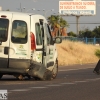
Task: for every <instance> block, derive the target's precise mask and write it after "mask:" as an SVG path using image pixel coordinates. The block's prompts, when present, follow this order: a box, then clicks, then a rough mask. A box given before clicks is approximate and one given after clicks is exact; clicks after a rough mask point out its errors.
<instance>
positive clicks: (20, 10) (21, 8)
mask: <svg viewBox="0 0 100 100" xmlns="http://www.w3.org/2000/svg"><path fill="white" fill-rule="evenodd" d="M20 11H21V12H22V6H21V3H20Z"/></svg>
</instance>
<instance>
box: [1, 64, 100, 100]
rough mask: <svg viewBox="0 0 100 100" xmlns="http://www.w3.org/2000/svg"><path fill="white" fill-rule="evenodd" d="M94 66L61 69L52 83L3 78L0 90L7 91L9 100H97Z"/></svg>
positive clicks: (97, 80) (98, 78)
mask: <svg viewBox="0 0 100 100" xmlns="http://www.w3.org/2000/svg"><path fill="white" fill-rule="evenodd" d="M95 66H96V64H86V65H73V66H65V67H64V66H63V67H60V68H59V73H58V76H57V78H56V79H54V80H51V81H36V80H33V79H31V80H28V79H25V80H23V81H19V80H16V78H14V77H13V76H3V78H2V79H1V80H0V90H8V100H100V75H96V74H94V73H93V68H94V67H95Z"/></svg>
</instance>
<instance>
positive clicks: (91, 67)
mask: <svg viewBox="0 0 100 100" xmlns="http://www.w3.org/2000/svg"><path fill="white" fill-rule="evenodd" d="M90 68H92V67H88V68H75V69H66V70H59V72H64V71H65V72H66V71H71V70H81V69H90Z"/></svg>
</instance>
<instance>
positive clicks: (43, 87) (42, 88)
mask: <svg viewBox="0 0 100 100" xmlns="http://www.w3.org/2000/svg"><path fill="white" fill-rule="evenodd" d="M30 88H34V89H43V88H47V87H30Z"/></svg>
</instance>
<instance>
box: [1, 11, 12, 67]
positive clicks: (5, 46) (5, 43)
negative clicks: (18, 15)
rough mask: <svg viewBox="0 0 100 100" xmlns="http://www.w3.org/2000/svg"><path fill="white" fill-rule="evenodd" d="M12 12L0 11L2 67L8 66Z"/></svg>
mask: <svg viewBox="0 0 100 100" xmlns="http://www.w3.org/2000/svg"><path fill="white" fill-rule="evenodd" d="M11 18H12V14H11V13H10V14H8V13H3V12H0V68H6V67H8V58H9V34H8V33H10V32H11V31H10V30H9V29H10V21H11Z"/></svg>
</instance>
